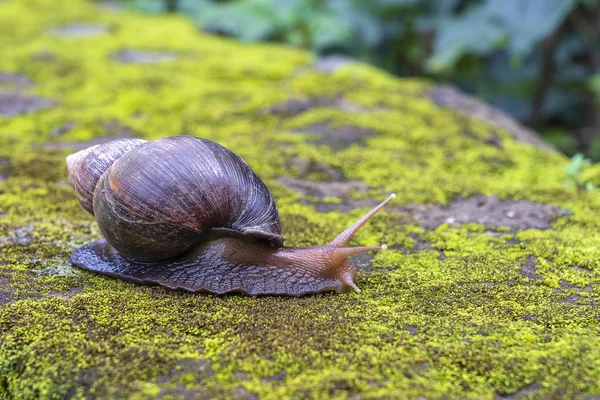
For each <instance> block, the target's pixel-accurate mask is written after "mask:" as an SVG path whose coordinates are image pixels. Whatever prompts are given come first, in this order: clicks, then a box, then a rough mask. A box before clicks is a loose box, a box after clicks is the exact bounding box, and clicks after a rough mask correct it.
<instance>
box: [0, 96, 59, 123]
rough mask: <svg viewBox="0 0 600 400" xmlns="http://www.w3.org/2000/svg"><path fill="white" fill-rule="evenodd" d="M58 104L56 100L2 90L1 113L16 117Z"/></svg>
mask: <svg viewBox="0 0 600 400" xmlns="http://www.w3.org/2000/svg"><path fill="white" fill-rule="evenodd" d="M56 105H58V102H56V101H55V100H50V99H46V98H44V97H39V96H34V95H31V94H27V93H22V92H7V91H0V115H4V116H6V117H14V116H17V115H21V114H27V113H31V112H34V111H38V110H43V109H46V108H50V107H54V106H56Z"/></svg>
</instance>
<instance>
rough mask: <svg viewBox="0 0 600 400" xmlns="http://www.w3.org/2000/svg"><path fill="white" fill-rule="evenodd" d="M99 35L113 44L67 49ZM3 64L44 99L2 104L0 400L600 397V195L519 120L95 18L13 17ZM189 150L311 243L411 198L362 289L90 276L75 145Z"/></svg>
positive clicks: (8, 13)
mask: <svg viewBox="0 0 600 400" xmlns="http://www.w3.org/2000/svg"><path fill="white" fill-rule="evenodd" d="M82 21H85V24H90V25H103V26H107V27H110V30H109V32H107V33H106V34H101V35H97V36H94V37H92V38H89V39H87V38H72V39H71V38H69V39H67V38H56V37H53V36H52V32H51V31H50V29H51V28H52V27H59V26H69V25H72V24H81V23H82ZM0 46H1V47H0V48H2V51H1V52H0V64H1V65H2V67H0V68H1V69H2V71H10V73H11V74H19V76H18V77H15V76H13V75H11V77H10V78H9V79H10V80H12V81H14V80H15V79H16V80H17V81H19V80H20V79H21V78H20V75H23V76H27V77H28V78H29V79H31V80H32V81H33V82H34V84H33V85H31V86H28V87H26V86H22V85H21V86H19V85H17V86H15V85H14V84H12V83H9V84H7V85H6V86H8V88H6V89H5V88H4V84H3V90H4V92H3V93H17V95H11V96H10V97H6V96H5V97H4V99H5V100H6V101H4V102H1V101H0V109H4V110H7V109H8V110H10V111H11V112H10V113H11V116H10V117H8V118H7V117H6V115H0V160H1V161H0V163H2V165H0V174H2V175H3V177H7V178H8V179H0V398H24V399H38V398H42V399H64V398H72V399H88V398H107V399H112V398H132V399H154V398H164V399H173V398H184V399H185V398H190V399H191V398H200V399H208V398H210V399H231V398H258V399H281V398H292V399H295V398H299V399H304V398H308V399H310V398H323V399H328V398H331V399H334V398H335V399H354V398H379V399H394V398H398V399H400V398H402V399H404V398H408V399H425V398H426V399H438V398H443V399H446V398H460V399H462V398H476V399H494V398H544V399H545V398H582V399H584V398H591V397H592V396H595V395H598V393H600V384H599V382H600V341H599V339H598V338H599V337H600V328H599V324H598V321H600V307H598V301H599V300H600V293H599V287H600V263H599V261H598V260H600V233H599V232H600V192H599V191H593V192H577V191H575V190H574V189H572V188H569V187H566V186H564V181H565V178H566V175H565V172H564V167H565V166H566V165H568V163H569V160H568V159H567V158H566V157H564V156H562V155H560V154H558V153H557V152H555V151H552V150H551V149H548V148H546V147H537V146H531V145H530V144H528V143H522V142H521V141H519V140H515V137H516V138H517V139H522V138H521V137H520V136H519V134H518V133H515V132H517V131H516V130H515V129H513V128H514V126H512V125H510V124H508V125H507V124H505V123H503V122H502V121H503V120H502V119H501V118H500V119H498V118H495V119H494V118H490V119H489V120H485V119H481V118H479V117H475V116H470V115H471V114H469V113H468V112H465V110H469V109H470V108H469V107H470V106H469V105H468V104H467V105H466V106H465V105H464V104H463V103H461V101H462V100H461V98H460V97H459V98H457V97H456V96H454V97H452V96H449V97H444V96H445V95H441V94H440V93H439V92H438V96H437V98H436V99H435V101H434V100H432V98H431V97H428V96H424V95H423V94H424V93H431V92H432V90H434V91H435V86H433V84H432V83H431V82H427V81H424V80H419V79H408V78H396V77H393V76H392V75H390V74H388V73H385V72H382V71H380V70H378V69H376V68H373V67H369V66H367V65H364V64H361V63H359V62H343V63H341V66H340V63H339V62H334V63H332V64H333V66H328V65H327V63H324V62H323V61H320V62H317V66H315V60H314V57H313V56H312V55H310V54H308V53H306V52H304V51H301V50H298V49H292V48H289V47H283V46H278V45H275V44H243V43H237V42H235V41H233V40H230V39H224V38H222V37H215V36H211V35H207V34H205V33H202V32H200V31H199V30H198V29H197V27H196V26H195V25H194V24H193V23H191V22H189V21H187V20H185V19H183V18H182V17H178V16H175V15H173V16H167V17H156V16H151V15H144V14H139V13H129V12H128V11H127V10H126V9H123V10H121V11H119V12H115V11H110V10H107V9H105V8H102V7H100V6H98V5H96V4H95V2H87V1H86V2H84V1H80V0H61V1H56V0H11V1H8V2H2V3H1V4H0ZM127 49H129V52H125V53H124V60H125V61H126V62H120V61H118V60H115V59H114V58H112V56H113V55H115V54H119V52H122V51H123V50H127ZM137 51H140V52H141V55H142V57H140V58H139V59H141V62H139V61H136V57H137V55H139V54H136V52H137ZM132 52H133V53H132ZM147 53H150V54H151V56H147ZM155 54H158V55H161V56H160V57H158V58H159V60H161V61H162V60H163V58H164V57H162V55H163V54H169V59H168V62H155V61H156V60H155V58H153V57H154V55H155ZM172 55H182V56H181V57H172ZM183 55H185V57H184V56H183ZM149 61H150V62H149ZM319 63H320V65H319ZM16 66H18V69H14V68H15V67H16ZM342 66H343V67H342ZM24 90H27V91H28V92H29V94H23V93H24V92H23V91H24ZM33 93H35V95H34V94H33ZM442 94H443V93H442ZM21 96H26V97H27V98H28V99H29V100H27V101H25V102H24V104H25V105H26V106H27V107H25V106H23V105H22V103H21V102H20V101H15V99H16V100H19V99H21ZM38 97H39V98H38ZM40 99H44V100H40ZM50 99H51V100H50ZM297 99H308V102H307V103H303V100H300V101H298V100H297ZM40 101H41V104H42V105H47V104H48V101H51V102H53V107H46V108H44V109H41V108H39V104H40ZM19 104H21V105H19ZM30 104H33V105H36V107H34V109H30V107H29V106H28V105H30ZM344 104H346V105H344ZM348 104H350V106H348ZM456 104H463V108H462V109H460V108H458V111H454V110H452V109H451V108H447V107H448V106H453V105H456ZM478 104H479V107H481V103H479V102H478ZM17 106H18V107H17ZM486 107H487V106H486ZM14 110H17V111H18V112H15V111H14ZM486 110H492V111H494V110H493V109H489V108H487V109H486ZM471 111H472V110H471ZM476 111H477V110H476ZM25 112H26V113H25ZM494 112H495V111H494ZM475 114H476V113H475ZM319 124H323V125H319ZM307 127H312V128H311V129H313V130H314V131H315V132H313V133H310V132H308V133H306V128H307ZM349 127H350V128H349ZM336 129H341V130H342V134H341V137H342V140H338V139H336V140H335V141H334V142H331V143H327V142H324V143H318V141H319V140H324V138H326V137H327V134H328V132H329V134H330V131H331V130H336ZM303 130H305V133H304V134H299V132H302V131H303ZM356 132H358V133H357V134H356V135H355V133H356ZM181 134H188V135H195V136H199V137H205V138H208V139H211V140H214V141H217V142H219V143H221V144H222V145H224V146H226V147H228V148H230V149H231V150H233V151H235V152H236V153H238V154H239V155H240V156H241V157H242V158H243V159H244V160H245V161H246V162H247V163H248V164H249V165H250V166H251V167H252V168H253V169H254V170H255V171H256V173H257V174H258V175H259V176H260V177H261V178H262V179H263V180H264V181H265V183H266V185H267V186H268V187H269V188H270V190H271V191H272V193H273V195H274V197H275V199H276V201H277V208H278V210H279V215H280V217H281V224H282V228H283V231H284V236H285V240H286V245H288V246H314V245H322V244H324V243H328V242H330V241H331V240H332V238H334V237H335V236H336V235H337V234H338V233H339V232H341V231H343V230H344V229H345V228H347V227H348V226H349V225H350V224H352V223H353V222H354V221H356V220H357V219H358V218H360V217H361V216H362V215H363V214H364V213H365V212H367V211H368V209H369V208H370V207H372V206H373V205H374V204H377V203H378V202H380V201H381V200H383V199H384V198H385V197H386V196H387V195H388V194H389V193H392V192H395V193H396V194H397V198H396V199H395V200H394V201H393V202H392V203H391V204H389V207H387V208H386V209H385V210H382V211H380V213H378V214H377V215H376V216H375V217H374V218H373V219H372V220H371V221H370V222H369V223H368V224H366V225H365V226H364V227H363V228H362V229H361V230H360V232H359V233H358V234H357V235H356V237H355V238H354V239H353V240H352V242H351V245H352V246H377V245H380V244H382V243H386V244H387V245H388V250H387V251H378V252H371V253H367V254H363V255H361V256H360V257H354V258H353V262H354V263H355V264H356V266H357V268H358V273H357V277H356V284H357V285H358V287H359V288H360V289H361V293H360V294H359V293H354V292H347V293H343V294H335V293H325V294H318V295H312V296H305V297H300V298H282V297H276V296H270V297H269V296H267V297H248V296H241V295H225V296H211V295H198V294H191V293H185V292H180V291H172V290H168V289H166V288H162V287H157V286H142V285H137V284H133V283H126V282H123V281H121V280H118V279H113V278H110V277H107V276H103V275H96V274H93V273H89V272H86V271H83V270H80V269H78V268H76V267H74V266H72V265H71V264H70V262H69V259H70V257H71V254H72V252H73V249H74V248H79V247H81V246H82V245H84V244H86V243H89V242H92V241H95V240H98V239H100V238H101V236H102V235H101V233H100V231H99V229H98V227H97V225H96V224H95V222H94V219H93V217H92V216H91V215H89V214H87V213H86V212H85V211H84V210H83V209H82V207H81V206H80V205H79V202H78V201H77V200H76V198H75V195H74V193H73V189H72V187H71V185H70V183H69V182H68V175H67V170H66V165H65V157H66V156H67V155H68V154H69V153H70V152H72V151H73V148H72V147H73V146H81V147H87V146H89V145H91V144H95V143H99V142H101V141H106V140H110V138H114V137H119V135H124V136H132V137H141V138H143V139H148V140H152V139H156V138H159V137H164V136H173V135H181ZM333 136H335V135H333ZM529 138H530V137H529ZM538 140H539V138H538ZM65 144H67V145H65ZM537 144H541V143H537ZM78 148H79V147H78ZM152 161H153V160H149V162H152ZM593 168H597V166H594V167H592V169H593ZM592 172H593V171H592ZM590 176H591V177H592V178H590V179H592V180H594V179H596V178H593V175H590ZM598 176H600V175H598ZM286 177H287V178H286ZM596 180H597V179H596ZM596 180H594V182H595V183H596V186H597V187H600V185H599V183H600V182H597V181H596ZM564 210H568V213H567V212H565V211H564ZM321 211H323V212H321ZM449 219H453V220H450V221H449Z"/></svg>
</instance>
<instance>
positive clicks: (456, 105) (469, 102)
mask: <svg viewBox="0 0 600 400" xmlns="http://www.w3.org/2000/svg"><path fill="white" fill-rule="evenodd" d="M427 93H428V96H430V97H431V98H432V99H433V101H435V103H436V104H438V105H440V106H443V107H449V108H451V109H453V110H455V111H456V112H458V113H460V114H464V115H468V116H472V117H476V118H481V119H483V120H485V121H489V122H492V123H494V124H496V125H497V126H498V127H500V128H503V129H506V130H507V131H509V132H510V133H511V134H512V135H513V137H514V138H515V139H516V140H518V141H520V142H523V143H529V144H532V145H534V146H539V147H544V148H551V146H550V145H549V144H548V143H546V142H545V141H544V140H543V139H542V138H541V137H540V136H539V135H538V134H537V132H535V131H533V130H531V129H529V128H527V127H525V126H523V125H521V124H519V123H518V122H517V121H515V120H514V119H513V118H512V117H511V116H509V115H508V114H506V113H505V112H503V111H502V110H499V109H497V108H494V107H491V106H489V105H487V104H485V103H482V102H481V101H479V100H477V99H476V98H474V97H472V96H469V95H467V94H465V93H462V92H461V91H460V90H458V89H456V88H455V87H452V86H450V85H440V86H436V87H434V88H433V89H431V90H429V91H428V92H427ZM490 135H492V136H490V137H491V138H493V137H494V132H492V133H490ZM491 140H493V139H491Z"/></svg>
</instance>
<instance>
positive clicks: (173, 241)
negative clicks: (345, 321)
mask: <svg viewBox="0 0 600 400" xmlns="http://www.w3.org/2000/svg"><path fill="white" fill-rule="evenodd" d="M67 165H68V168H69V174H70V176H71V180H72V181H73V186H74V188H75V190H76V193H77V196H78V198H79V200H80V203H81V204H82V206H84V208H85V209H86V210H87V211H88V212H90V213H91V214H92V215H94V217H95V218H96V221H97V222H98V226H99V228H100V231H101V232H102V234H103V235H104V239H101V240H98V241H95V242H92V243H88V244H86V245H84V246H82V247H80V248H78V249H76V250H74V252H73V255H72V257H71V262H72V263H73V264H74V265H76V266H78V267H81V268H83V269H87V270H90V271H93V272H97V273H101V274H105V275H109V276H113V277H118V278H121V279H124V280H127V281H131V282H138V283H146V284H158V285H162V286H165V287H168V288H171V289H183V290H187V291H191V292H210V293H216V294H222V293H227V292H241V293H245V294H250V295H258V294H277V295H290V296H300V295H304V294H308V293H318V292H323V291H336V292H343V291H345V290H346V289H347V288H353V289H355V290H356V291H359V290H358V288H357V287H356V285H355V284H354V279H355V277H356V269H355V268H354V266H353V265H352V263H351V262H350V260H349V259H348V257H349V256H351V255H354V254H358V253H362V252H365V251H371V250H380V249H382V248H385V246H380V247H379V246H378V247H355V248H347V247H345V246H346V244H347V243H348V242H349V241H350V239H351V238H352V236H353V234H354V233H355V232H356V231H357V230H358V229H359V228H360V226H362V225H363V224H364V223H365V222H366V221H367V220H368V219H369V218H370V217H371V216H372V215H373V214H375V213H376V212H377V211H378V210H379V209H381V208H382V207H383V206H384V205H385V204H386V203H387V202H388V201H389V200H390V199H391V198H393V196H394V195H392V196H390V197H389V198H388V199H387V200H386V201H384V202H383V203H381V204H380V205H379V206H377V207H375V208H374V209H373V210H371V211H370V212H369V213H368V214H367V215H365V216H364V217H363V218H361V220H359V221H357V222H356V223H355V224H354V225H352V226H351V227H350V228H348V229H347V230H346V231H344V232H342V234H340V235H339V236H338V237H337V238H336V239H334V241H332V242H331V243H329V244H327V245H324V246H315V247H286V246H283V236H282V234H281V224H280V222H279V215H278V212H277V207H276V205H275V201H274V200H273V197H272V196H271V194H270V192H269V190H268V189H267V187H266V186H265V184H264V183H263V182H262V180H260V178H259V177H258V176H257V175H256V174H255V173H254V172H253V171H252V170H251V169H250V167H249V166H248V165H247V164H246V163H245V162H244V161H243V160H242V159H241V158H240V157H239V156H237V155H236V154H235V153H233V152H231V151H230V150H228V149H226V148H225V147H223V146H221V145H219V144H217V143H215V142H212V141H209V140H206V139H200V138H195V137H190V136H176V137H168V138H163V139H159V140H155V141H150V142H146V141H142V140H138V139H122V140H117V141H113V142H109V143H105V144H103V145H100V146H94V147H92V148H89V149H85V150H82V151H80V152H78V153H75V154H73V155H71V156H69V157H67Z"/></svg>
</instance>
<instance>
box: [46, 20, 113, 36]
mask: <svg viewBox="0 0 600 400" xmlns="http://www.w3.org/2000/svg"><path fill="white" fill-rule="evenodd" d="M106 31H107V28H106V26H104V25H100V24H93V25H92V24H85V23H72V24H69V25H65V26H60V27H57V28H54V29H52V30H51V33H52V35H53V36H57V37H63V38H84V37H90V36H98V35H104V34H105V33H106Z"/></svg>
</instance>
